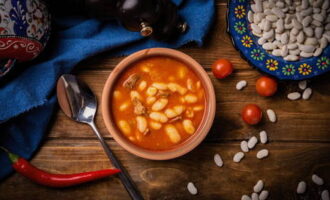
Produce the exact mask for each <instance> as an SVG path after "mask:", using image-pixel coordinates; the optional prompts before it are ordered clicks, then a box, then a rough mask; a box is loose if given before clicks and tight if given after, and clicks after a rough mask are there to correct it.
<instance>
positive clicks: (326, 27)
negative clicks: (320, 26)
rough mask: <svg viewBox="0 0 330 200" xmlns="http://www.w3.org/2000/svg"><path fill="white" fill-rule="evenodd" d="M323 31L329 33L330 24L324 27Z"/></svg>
mask: <svg viewBox="0 0 330 200" xmlns="http://www.w3.org/2000/svg"><path fill="white" fill-rule="evenodd" d="M325 30H327V31H330V23H328V24H327V25H326V26H325Z"/></svg>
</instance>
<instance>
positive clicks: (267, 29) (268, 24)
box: [263, 19, 272, 31]
mask: <svg viewBox="0 0 330 200" xmlns="http://www.w3.org/2000/svg"><path fill="white" fill-rule="evenodd" d="M271 27H272V24H271V23H270V21H269V20H267V19H265V22H264V27H263V28H264V31H269V30H270V28H271Z"/></svg>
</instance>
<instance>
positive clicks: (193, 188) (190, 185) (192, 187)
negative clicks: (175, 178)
mask: <svg viewBox="0 0 330 200" xmlns="http://www.w3.org/2000/svg"><path fill="white" fill-rule="evenodd" d="M187 189H188V191H189V193H190V194H192V195H196V194H197V193H198V191H197V188H196V186H195V185H194V183H192V182H189V183H188V185H187Z"/></svg>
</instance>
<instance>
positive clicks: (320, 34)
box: [314, 27, 324, 44]
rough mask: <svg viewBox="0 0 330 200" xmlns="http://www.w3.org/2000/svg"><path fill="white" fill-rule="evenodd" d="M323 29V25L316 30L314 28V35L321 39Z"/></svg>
mask: <svg viewBox="0 0 330 200" xmlns="http://www.w3.org/2000/svg"><path fill="white" fill-rule="evenodd" d="M323 30H324V28H323V27H316V28H315V30H314V35H315V37H316V38H317V39H321V37H322V34H323ZM317 44H318V41H317Z"/></svg>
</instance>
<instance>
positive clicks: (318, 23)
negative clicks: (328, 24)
mask: <svg viewBox="0 0 330 200" xmlns="http://www.w3.org/2000/svg"><path fill="white" fill-rule="evenodd" d="M311 24H312V25H314V26H316V27H321V26H322V23H321V22H319V21H317V20H315V19H314V20H313V21H312V23H311Z"/></svg>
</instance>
